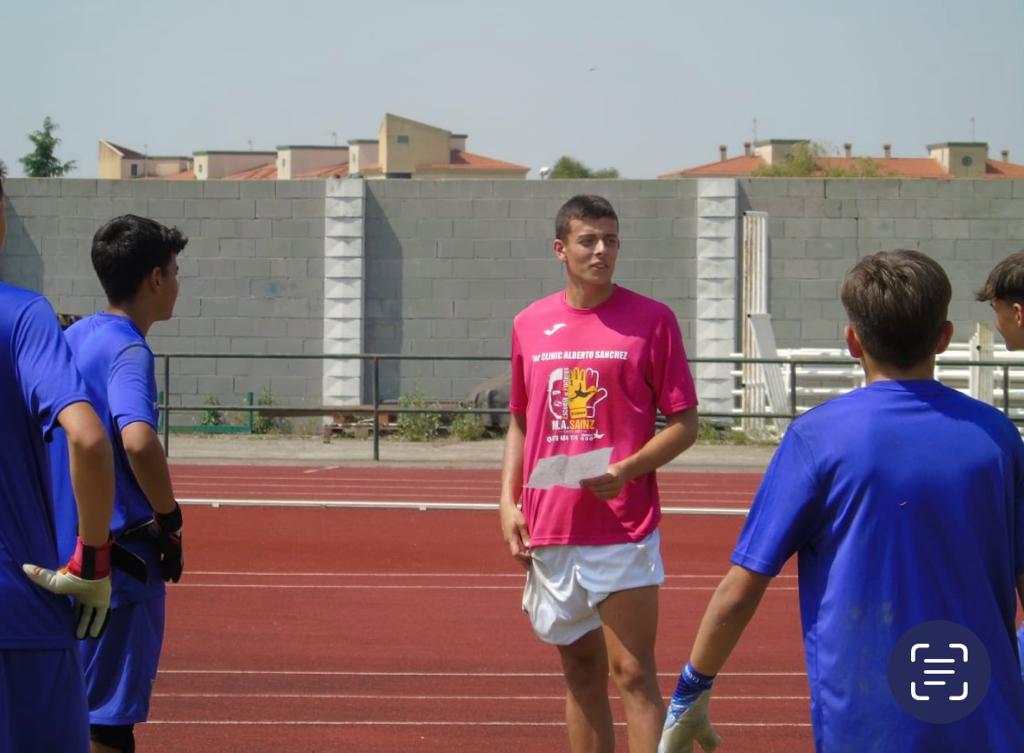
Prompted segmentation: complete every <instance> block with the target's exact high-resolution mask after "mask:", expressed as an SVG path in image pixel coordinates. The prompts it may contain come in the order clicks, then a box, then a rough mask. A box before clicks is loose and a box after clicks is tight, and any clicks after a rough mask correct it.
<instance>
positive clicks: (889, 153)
mask: <svg viewBox="0 0 1024 753" xmlns="http://www.w3.org/2000/svg"><path fill="white" fill-rule="evenodd" d="M882 151H883V152H885V158H886V159H889V158H890V157H891V156H892V144H882Z"/></svg>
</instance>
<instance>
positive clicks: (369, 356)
mask: <svg viewBox="0 0 1024 753" xmlns="http://www.w3.org/2000/svg"><path fill="white" fill-rule="evenodd" d="M156 357H157V358H162V359H163V366H164V368H163V390H162V398H163V400H162V402H161V405H160V411H161V419H162V424H163V440H164V452H165V453H167V454H168V455H169V454H170V446H171V445H170V430H171V426H170V424H171V421H170V415H171V413H173V412H182V413H184V412H201V411H208V410H211V406H210V405H208V404H204V405H171V404H170V398H171V391H170V386H171V361H172V360H174V359H197V358H205V359H250V360H285V359H287V360H292V361H296V360H304V361H324V360H331V361H345V360H358V361H361V362H363V363H369V364H370V366H371V369H370V402H369V404H367V405H363V404H359V405H313V406H306V405H303V406H299V407H295V406H291V407H289V406H279V405H252V404H251V403H250V404H249V405H245V406H230V405H217V406H215V409H216V410H218V411H224V412H242V413H247V414H248V415H249V416H250V418H251V417H252V415H253V414H254V413H256V412H258V413H261V414H274V413H280V414H292V415H294V414H295V413H296V411H301V412H302V413H304V414H308V415H311V416H312V415H325V416H326V415H330V414H333V413H342V412H344V413H350V414H366V415H368V416H370V417H371V419H372V421H371V432H372V434H373V459H374V460H380V429H381V414H382V413H384V412H387V413H389V414H398V415H401V414H406V413H407V414H415V413H445V414H450V415H459V414H468V415H501V414H504V413H507V411H508V408H507V407H503V408H448V407H445V408H440V407H437V406H435V407H426V408H407V407H401V406H399V405H395V404H394V402H393V401H387V402H385V401H384V400H382V399H381V395H380V367H381V363H382V362H392V361H461V362H472V361H489V362H495V363H498V362H508V361H509V358H508V357H507V356H441V355H437V356H431V355H421V356H414V355H400V354H386V353H358V354H345V355H283V354H273V355H266V354H249V353H158V354H156ZM689 363H690V365H691V366H698V365H700V364H732V365H734V366H735V367H737V368H740V367H742V366H743V365H745V364H779V365H783V366H788V367H789V411H788V412H785V413H781V412H770V411H767V412H744V411H741V410H731V411H717V412H715V411H701V413H700V415H701V417H702V418H728V419H737V418H760V419H776V418H786V419H793V418H796V417H797V416H798V415H800V411H799V408H798V399H797V397H798V394H799V387H798V384H799V378H798V375H799V373H800V371H801V369H804V370H806V369H810V368H812V367H820V366H843V367H855V366H857V365H858V362H857V361H855V360H853V359H850V358H743V357H738V356H736V357H729V358H690V359H689ZM941 365H942V368H944V369H945V368H948V367H971V368H973V367H991V368H994V369H1000V370H1001V372H1002V373H1001V376H1002V379H1001V382H1002V401H1001V402H1002V411H1003V412H1004V413H1005V414H1006V415H1007V416H1010V418H1011V419H1012V420H1014V422H1015V423H1018V424H1024V416H1021V417H1016V418H1014V417H1013V416H1011V415H1010V369H1011V368H1012V367H1017V368H1018V369H1020V368H1022V364H1021V363H1020V362H1008V361H972V360H968V359H961V360H945V359H944V360H943V361H942V364H941Z"/></svg>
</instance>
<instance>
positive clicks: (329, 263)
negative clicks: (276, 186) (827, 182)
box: [323, 178, 366, 405]
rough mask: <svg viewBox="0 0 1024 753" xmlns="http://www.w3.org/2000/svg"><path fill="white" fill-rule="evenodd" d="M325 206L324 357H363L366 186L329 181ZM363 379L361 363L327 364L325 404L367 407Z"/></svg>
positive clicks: (353, 361) (328, 361)
mask: <svg viewBox="0 0 1024 753" xmlns="http://www.w3.org/2000/svg"><path fill="white" fill-rule="evenodd" d="M324 201H325V202H326V204H325V207H324V355H342V354H355V353H361V352H362V351H363V294H364V288H365V285H364V276H365V265H364V251H365V230H364V227H365V226H364V216H365V213H366V184H365V183H364V181H362V180H359V179H350V178H346V179H341V180H338V179H331V180H328V181H327V192H326V198H325V200H324ZM362 377H363V366H362V362H361V361H359V360H358V359H350V360H349V359H346V360H331V359H324V366H323V395H324V404H325V405H345V404H355V403H361V402H362V397H363V384H362V381H363V379H362Z"/></svg>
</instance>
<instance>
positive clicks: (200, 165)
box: [196, 163, 203, 173]
mask: <svg viewBox="0 0 1024 753" xmlns="http://www.w3.org/2000/svg"><path fill="white" fill-rule="evenodd" d="M202 171H203V165H202V163H200V164H198V165H196V172H200V173H201V172H202Z"/></svg>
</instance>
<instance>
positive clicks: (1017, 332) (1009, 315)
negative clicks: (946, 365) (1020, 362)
mask: <svg viewBox="0 0 1024 753" xmlns="http://www.w3.org/2000/svg"><path fill="white" fill-rule="evenodd" d="M977 299H978V300H979V301H982V302H985V301H987V302H988V303H989V305H990V306H992V311H993V312H994V314H995V322H996V331H998V332H999V334H1000V335H1002V337H1003V341H1004V342H1005V343H1006V349H1007V350H1021V349H1024V251H1018V252H1017V253H1015V254H1010V255H1009V256H1007V257H1006V258H1005V259H1003V260H1002V261H1001V262H999V263H998V264H996V266H995V267H993V268H992V271H991V272H990V273H989V276H988V279H987V280H986V281H985V284H984V285H983V286H982V288H981V290H979V291H978V294H977ZM1017 648H1018V654H1019V655H1020V660H1021V674H1022V676H1024V625H1021V628H1020V630H1019V631H1017Z"/></svg>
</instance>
